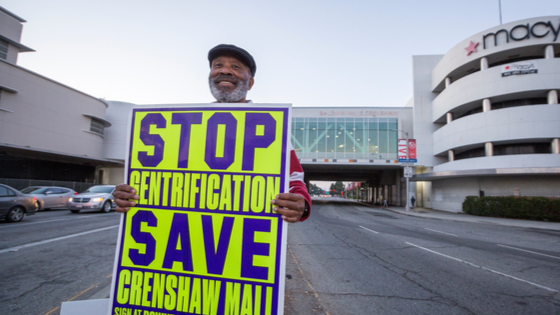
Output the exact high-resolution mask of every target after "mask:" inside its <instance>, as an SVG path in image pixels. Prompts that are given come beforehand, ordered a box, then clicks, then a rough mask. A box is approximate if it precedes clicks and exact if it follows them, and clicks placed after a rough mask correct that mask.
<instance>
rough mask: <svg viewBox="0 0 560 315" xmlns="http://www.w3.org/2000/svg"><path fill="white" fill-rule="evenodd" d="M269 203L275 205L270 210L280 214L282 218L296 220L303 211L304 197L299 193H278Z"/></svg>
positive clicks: (288, 220) (290, 221) (291, 221)
mask: <svg viewBox="0 0 560 315" xmlns="http://www.w3.org/2000/svg"><path fill="white" fill-rule="evenodd" d="M270 203H272V204H273V205H274V206H275V207H274V208H273V209H272V210H273V211H275V212H276V213H279V214H281V215H282V220H284V221H286V222H289V223H296V222H298V221H299V220H300V219H301V217H302V216H303V213H304V211H305V199H304V198H303V196H302V195H299V194H291V193H285V194H278V195H276V199H273V200H272V201H271V202H270Z"/></svg>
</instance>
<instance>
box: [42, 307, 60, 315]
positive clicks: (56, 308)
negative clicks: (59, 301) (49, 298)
mask: <svg viewBox="0 0 560 315" xmlns="http://www.w3.org/2000/svg"><path fill="white" fill-rule="evenodd" d="M59 308H60V306H57V307H55V308H53V309H52V310H50V311H49V312H48V313H46V314H45V315H49V314H50V313H52V312H54V311H56V310H58V309H59Z"/></svg>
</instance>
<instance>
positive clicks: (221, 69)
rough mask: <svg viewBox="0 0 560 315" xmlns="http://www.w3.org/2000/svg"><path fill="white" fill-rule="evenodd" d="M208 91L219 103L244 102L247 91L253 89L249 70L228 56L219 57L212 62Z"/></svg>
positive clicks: (252, 80)
mask: <svg viewBox="0 0 560 315" xmlns="http://www.w3.org/2000/svg"><path fill="white" fill-rule="evenodd" d="M208 82H209V84H210V91H211V92H212V95H214V97H215V98H216V100H217V101H218V102H220V103H241V102H245V101H246V100H245V97H246V96H247V91H249V90H250V89H251V87H253V84H254V79H253V77H252V76H251V69H249V67H247V66H246V65H245V64H243V63H242V62H241V61H239V60H237V59H236V58H234V57H230V56H220V57H217V58H215V59H214V60H212V65H211V68H210V76H209V78H208Z"/></svg>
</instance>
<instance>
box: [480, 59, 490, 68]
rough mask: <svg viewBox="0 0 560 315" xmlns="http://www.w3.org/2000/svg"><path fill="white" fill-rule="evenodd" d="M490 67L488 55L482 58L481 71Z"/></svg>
mask: <svg viewBox="0 0 560 315" xmlns="http://www.w3.org/2000/svg"><path fill="white" fill-rule="evenodd" d="M486 69H488V59H487V58H486V57H482V58H480V71H484V70H486Z"/></svg>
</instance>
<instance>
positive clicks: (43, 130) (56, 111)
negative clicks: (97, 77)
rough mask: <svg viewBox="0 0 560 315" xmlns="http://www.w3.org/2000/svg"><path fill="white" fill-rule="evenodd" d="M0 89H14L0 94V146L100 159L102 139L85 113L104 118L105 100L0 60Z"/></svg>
mask: <svg viewBox="0 0 560 315" xmlns="http://www.w3.org/2000/svg"><path fill="white" fill-rule="evenodd" d="M0 85H4V86H8V87H11V88H13V89H15V90H17V91H18V92H17V93H8V92H6V91H3V92H2V100H1V102H2V106H1V107H2V108H4V109H6V110H8V111H0V143H4V144H8V145H14V146H18V147H26V148H28V149H32V150H33V149H38V150H48V151H52V152H54V153H61V154H73V155H81V156H87V157H90V158H102V156H103V137H102V136H100V135H97V134H93V133H91V132H89V130H90V124H91V118H89V117H86V116H84V114H89V115H94V116H96V117H100V118H102V119H104V118H105V110H106V108H107V105H106V104H105V103H104V102H102V101H101V100H99V99H96V98H94V97H92V96H89V95H87V94H84V93H82V92H79V91H77V90H74V89H72V88H70V87H67V86H65V85H63V84H60V83H58V82H56V81H53V80H50V79H48V78H46V77H43V76H41V75H38V74H36V73H34V72H31V71H29V70H27V69H25V68H22V67H19V66H16V65H13V64H11V63H9V62H6V61H3V60H0ZM9 111H11V112H9Z"/></svg>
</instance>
